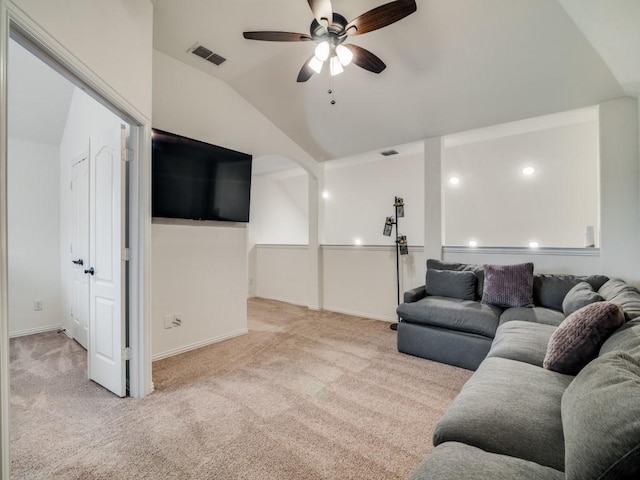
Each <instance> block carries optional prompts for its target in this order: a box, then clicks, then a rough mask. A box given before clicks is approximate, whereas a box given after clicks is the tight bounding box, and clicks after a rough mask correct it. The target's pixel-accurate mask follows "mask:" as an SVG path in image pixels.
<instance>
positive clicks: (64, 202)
mask: <svg viewBox="0 0 640 480" xmlns="http://www.w3.org/2000/svg"><path fill="white" fill-rule="evenodd" d="M122 123H124V122H123V121H122V120H121V119H120V118H118V117H117V116H116V115H114V114H113V113H111V112H110V111H109V110H107V109H106V108H105V107H103V106H102V105H101V104H100V103H98V102H97V101H96V100H94V99H93V98H91V97H90V96H89V95H87V94H86V93H85V92H83V91H82V90H80V89H79V88H75V89H74V92H73V96H72V97H71V105H70V107H69V114H68V116H67V122H66V125H65V128H64V133H63V134H62V139H61V141H60V153H59V158H60V160H59V161H60V167H59V168H60V177H59V181H60V253H59V259H60V264H59V272H60V277H61V287H62V291H61V295H62V306H63V312H64V315H63V320H62V323H63V325H65V328H67V329H69V331H70V329H71V318H70V314H69V313H70V308H71V275H72V268H71V267H72V266H73V265H72V263H71V260H73V259H74V258H72V255H71V254H70V253H69V245H70V244H71V236H70V228H71V211H70V209H71V190H70V189H69V182H70V181H71V165H72V162H73V160H74V159H76V158H77V157H78V156H80V155H83V154H87V153H88V151H89V139H90V137H91V136H92V135H97V134H98V135H99V134H101V133H102V132H104V131H107V130H111V129H117V130H120V125H121V124H122Z"/></svg>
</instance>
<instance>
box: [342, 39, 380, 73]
mask: <svg viewBox="0 0 640 480" xmlns="http://www.w3.org/2000/svg"><path fill="white" fill-rule="evenodd" d="M344 46H345V47H347V48H348V49H349V50H351V53H353V60H351V62H352V63H355V64H356V65H357V66H359V67H361V68H364V69H365V70H369V71H370V72H373V73H380V72H381V71H383V70H384V69H385V68H387V66H386V65H385V64H384V62H383V61H382V60H380V59H379V58H378V57H377V56H376V55H374V54H373V53H371V52H370V51H369V50H365V49H364V48H362V47H359V46H357V45H353V44H346V43H345V44H344Z"/></svg>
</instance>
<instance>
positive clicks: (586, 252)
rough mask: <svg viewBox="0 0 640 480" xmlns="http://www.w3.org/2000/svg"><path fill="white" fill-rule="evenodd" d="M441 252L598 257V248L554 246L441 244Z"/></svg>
mask: <svg viewBox="0 0 640 480" xmlns="http://www.w3.org/2000/svg"><path fill="white" fill-rule="evenodd" d="M442 253H464V254H470V255H472V254H494V255H560V256H563V257H599V256H600V249H599V248H555V247H539V248H526V247H464V246H443V247H442Z"/></svg>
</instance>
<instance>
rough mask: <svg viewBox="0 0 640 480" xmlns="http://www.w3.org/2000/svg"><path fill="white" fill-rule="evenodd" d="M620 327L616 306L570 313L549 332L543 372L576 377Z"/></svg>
mask: <svg viewBox="0 0 640 480" xmlns="http://www.w3.org/2000/svg"><path fill="white" fill-rule="evenodd" d="M622 325H624V313H623V312H622V308H620V305H618V304H615V303H612V302H596V303H592V304H591V305H587V306H586V307H582V308H581V309H580V310H578V311H576V312H573V313H572V314H571V315H569V316H568V317H567V318H565V319H564V321H563V322H562V323H561V324H560V326H559V327H558V328H557V329H556V330H555V331H554V332H553V334H552V335H551V338H550V339H549V344H548V345H547V354H546V355H545V357H544V362H543V366H544V368H546V369H547V370H553V371H555V372H559V373H564V374H567V375H577V374H578V372H579V371H580V370H582V368H583V367H584V366H585V365H586V364H587V363H589V362H590V361H591V360H593V359H594V358H596V357H597V356H598V352H599V351H600V347H601V346H602V344H603V343H604V341H605V340H606V339H607V338H608V337H609V336H610V335H611V334H612V333H613V332H615V331H616V330H617V329H618V328H620V327H621V326H622Z"/></svg>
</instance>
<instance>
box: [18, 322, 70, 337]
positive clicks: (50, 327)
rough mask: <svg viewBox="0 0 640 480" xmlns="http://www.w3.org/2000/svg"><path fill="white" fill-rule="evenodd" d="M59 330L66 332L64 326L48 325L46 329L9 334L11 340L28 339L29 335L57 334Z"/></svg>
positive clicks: (38, 328) (40, 328)
mask: <svg viewBox="0 0 640 480" xmlns="http://www.w3.org/2000/svg"><path fill="white" fill-rule="evenodd" d="M57 330H64V328H63V327H62V325H47V326H45V327H37V328H28V329H26V330H18V331H16V332H9V338H18V337H26V336H27V335H37V334H38V333H47V332H55V331H57ZM65 332H66V330H65Z"/></svg>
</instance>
